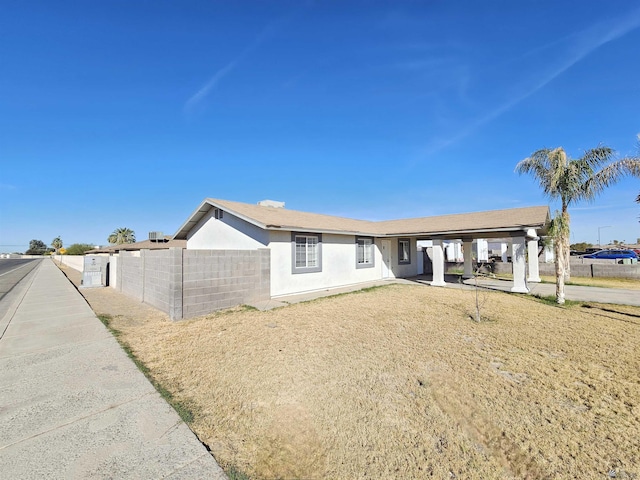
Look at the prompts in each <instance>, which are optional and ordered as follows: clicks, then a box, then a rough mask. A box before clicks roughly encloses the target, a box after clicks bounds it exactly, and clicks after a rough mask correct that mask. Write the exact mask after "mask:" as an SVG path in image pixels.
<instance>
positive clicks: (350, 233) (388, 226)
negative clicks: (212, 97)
mask: <svg viewBox="0 0 640 480" xmlns="http://www.w3.org/2000/svg"><path fill="white" fill-rule="evenodd" d="M548 223H549V209H548V207H546V206H537V207H525V208H514V209H508V210H493V211H485V212H475V213H467V214H456V215H444V216H437V217H422V218H412V219H400V220H387V221H378V222H372V221H367V220H355V219H349V218H342V217H336V216H331V215H322V214H317V213H308V212H300V211H295V210H288V209H286V208H284V204H283V203H281V202H274V201H263V202H259V203H258V204H257V205H253V204H247V203H239V202H232V201H228V200H217V199H212V198H207V199H205V200H204V201H203V202H202V203H201V204H200V205H199V206H198V208H196V210H195V211H194V212H193V213H192V214H191V215H190V216H189V218H188V219H187V220H186V221H185V222H184V224H183V225H182V226H181V227H180V228H179V229H178V232H177V233H176V234H175V235H174V236H173V238H172V241H180V240H182V241H186V250H187V251H189V250H201V251H202V250H241V251H252V250H261V249H268V251H269V263H270V268H269V277H270V279H269V288H270V296H271V297H279V296H283V295H290V294H295V293H302V292H309V291H314V290H322V289H329V288H334V287H340V286H345V285H351V284H357V283H361V282H368V281H371V280H380V279H385V278H400V277H412V276H415V275H417V274H418V271H419V269H418V261H419V260H418V255H417V254H416V253H417V247H416V245H417V241H419V240H432V242H433V282H432V285H436V286H439V285H444V253H443V241H444V240H452V239H457V240H460V241H461V242H462V243H463V246H464V252H465V254H464V255H465V256H464V264H465V274H466V275H471V273H472V271H471V265H472V263H471V262H472V259H471V251H472V248H471V244H472V243H471V242H472V241H473V240H474V239H491V238H511V239H512V245H513V247H512V248H513V255H512V258H513V264H514V267H513V272H514V285H513V289H512V290H513V291H516V292H526V291H528V288H527V286H526V281H527V278H526V271H527V265H526V258H527V255H526V251H527V248H529V249H530V250H531V249H533V248H535V254H530V255H528V258H529V264H528V270H529V278H528V279H529V281H539V276H538V263H537V262H538V255H537V249H538V244H537V240H538V235H539V234H541V233H544V232H545V230H546V228H547V226H548Z"/></svg>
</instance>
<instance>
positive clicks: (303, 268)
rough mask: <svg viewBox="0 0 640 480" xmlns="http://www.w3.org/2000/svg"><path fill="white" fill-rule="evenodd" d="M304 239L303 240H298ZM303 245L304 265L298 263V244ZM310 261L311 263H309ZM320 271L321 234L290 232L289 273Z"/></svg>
mask: <svg viewBox="0 0 640 480" xmlns="http://www.w3.org/2000/svg"><path fill="white" fill-rule="evenodd" d="M302 239H304V241H303V242H300V241H301V240H302ZM299 245H300V246H302V245H304V257H305V258H304V260H305V261H304V265H300V266H298V265H299V261H298V260H299V256H298V255H297V254H298V251H299V247H298V246H299ZM310 263H311V265H309V264H310ZM321 271H322V234H321V233H305V232H291V273H313V272H321Z"/></svg>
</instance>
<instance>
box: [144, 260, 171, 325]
mask: <svg viewBox="0 0 640 480" xmlns="http://www.w3.org/2000/svg"><path fill="white" fill-rule="evenodd" d="M141 254H142V255H144V275H143V301H144V302H145V303H148V304H149V305H153V306H154V307H156V308H157V309H159V310H162V311H163V312H167V313H169V307H170V294H171V292H170V287H169V283H170V282H169V281H168V280H169V276H170V273H171V268H170V260H171V259H170V256H169V255H168V250H142V251H141Z"/></svg>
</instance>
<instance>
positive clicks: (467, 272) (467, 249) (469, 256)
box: [462, 238, 473, 278]
mask: <svg viewBox="0 0 640 480" xmlns="http://www.w3.org/2000/svg"><path fill="white" fill-rule="evenodd" d="M462 254H463V256H464V257H463V258H464V275H462V278H473V239H471V238H463V239H462Z"/></svg>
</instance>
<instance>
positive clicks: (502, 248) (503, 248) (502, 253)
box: [500, 242, 509, 263]
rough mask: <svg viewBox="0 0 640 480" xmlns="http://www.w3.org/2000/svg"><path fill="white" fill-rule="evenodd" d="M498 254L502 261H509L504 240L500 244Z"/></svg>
mask: <svg viewBox="0 0 640 480" xmlns="http://www.w3.org/2000/svg"><path fill="white" fill-rule="evenodd" d="M500 256H501V258H502V262H503V263H507V262H508V261H509V246H508V245H507V244H506V243H505V242H502V243H501V244H500Z"/></svg>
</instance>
